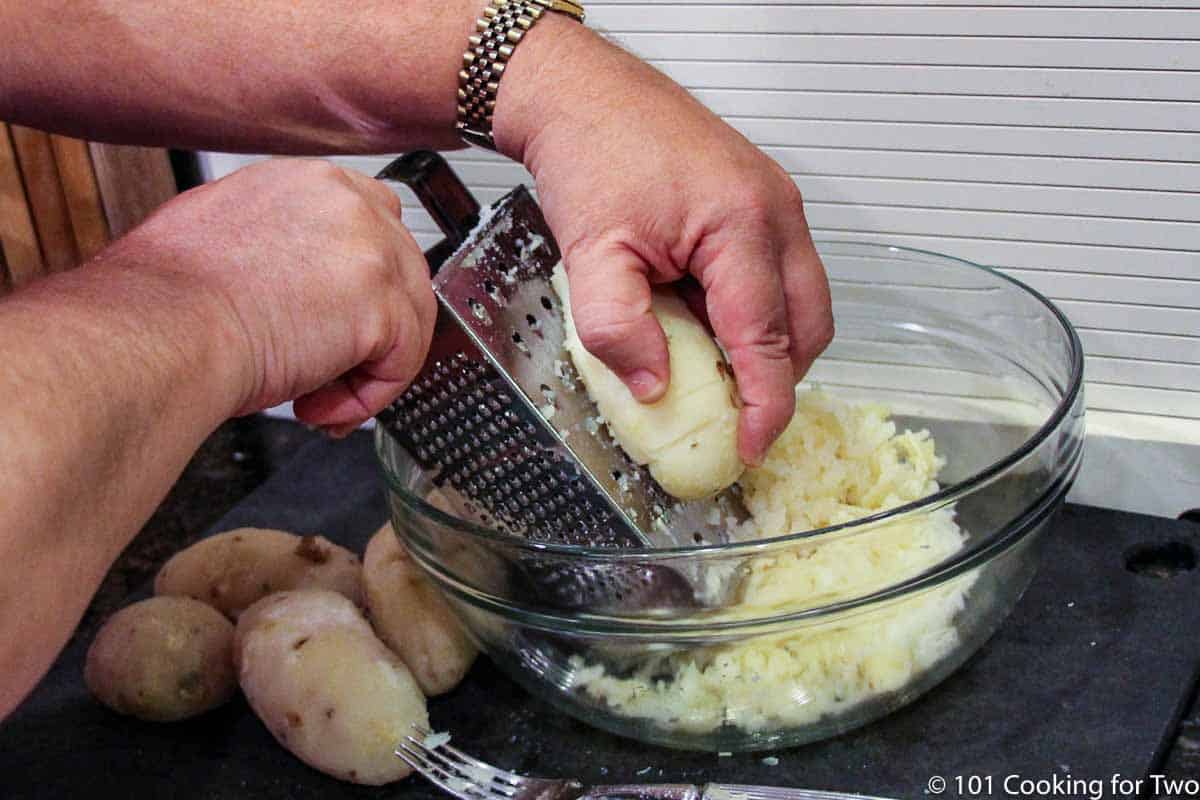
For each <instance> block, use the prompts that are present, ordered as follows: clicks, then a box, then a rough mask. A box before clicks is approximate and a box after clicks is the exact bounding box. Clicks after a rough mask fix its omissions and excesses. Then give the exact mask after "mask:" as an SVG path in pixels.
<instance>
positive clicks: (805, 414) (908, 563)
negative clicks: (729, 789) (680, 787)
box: [572, 390, 974, 733]
mask: <svg viewBox="0 0 1200 800" xmlns="http://www.w3.org/2000/svg"><path fill="white" fill-rule="evenodd" d="M944 463H945V462H944V460H943V459H942V458H941V457H939V456H938V455H937V453H936V449H935V443H934V441H933V439H932V437H931V436H930V435H929V434H928V432H924V431H922V432H918V433H914V432H908V431H905V432H902V433H900V432H897V431H896V426H895V424H894V423H893V422H892V421H891V420H890V419H889V418H888V411H887V409H886V408H884V407H882V406H878V405H853V406H852V405H849V404H846V403H844V402H841V401H838V400H837V399H835V398H833V397H830V396H828V395H826V394H824V393H822V392H820V391H817V390H809V391H801V392H800V393H799V395H798V402H797V410H796V416H795V418H794V419H793V420H792V422H791V424H790V425H789V427H788V428H787V430H785V431H784V433H783V435H782V436H781V437H780V439H779V441H777V442H776V444H775V445H774V446H773V448H772V449H771V452H770V453H769V454H768V458H767V461H766V463H764V465H763V466H762V467H760V468H758V469H752V470H748V471H747V472H746V473H745V475H744V476H743V478H742V481H741V484H742V487H743V489H744V493H745V499H746V505H747V507H748V508H749V509H750V511H751V513H752V515H753V517H752V519H750V520H749V521H747V522H745V523H743V524H742V525H740V526H738V527H736V528H735V529H734V530H733V534H734V538H736V539H740V540H752V539H763V538H769V537H776V536H782V535H786V534H788V533H791V532H795V531H803V530H810V529H815V528H821V527H825V526H829V525H834V524H838V523H842V522H849V521H851V520H855V519H860V518H862V517H865V516H869V515H871V514H875V513H877V512H880V511H884V510H886V509H889V508H894V507H896V506H898V505H902V504H904V503H907V502H910V501H913V500H917V499H919V498H921V497H924V496H927V495H929V494H930V493H932V492H935V491H937V489H938V484H937V480H936V478H937V474H938V472H939V470H941V468H942V466H943V465H944ZM962 545H963V534H962V532H961V531H960V530H959V528H958V525H957V524H956V523H955V521H954V513H953V510H952V509H951V508H948V507H947V508H942V509H939V510H937V511H933V512H931V513H928V514H924V515H922V516H920V517H917V518H913V519H908V520H899V521H896V522H893V523H889V524H887V525H885V526H881V527H880V528H878V529H876V530H873V531H868V532H862V533H856V534H854V535H852V536H848V537H845V538H842V539H831V540H827V541H823V542H821V543H818V544H801V545H799V546H793V547H791V548H789V549H785V550H782V551H775V552H772V553H770V554H766V555H763V556H758V557H755V558H752V559H749V560H748V561H747V562H746V563H744V564H742V565H741V566H740V568H739V569H738V575H737V576H736V577H735V578H734V580H735V585H734V588H733V600H732V602H731V604H730V605H729V606H728V607H727V608H725V609H723V610H722V611H720V612H717V613H715V614H713V615H711V616H710V617H709V619H712V620H713V621H729V620H742V619H752V618H759V617H763V616H767V615H770V614H773V613H782V612H787V611H796V610H800V609H804V608H812V607H816V606H822V605H826V604H828V603H832V602H836V601H839V600H849V599H852V598H855V597H860V596H863V595H865V594H869V593H871V592H874V591H877V590H879V589H882V588H884V587H886V586H890V585H893V584H895V583H897V582H899V581H902V580H905V579H907V578H909V577H912V576H914V575H917V574H919V573H921V572H923V571H925V570H926V569H928V568H930V567H932V566H934V565H935V564H938V563H939V562H941V561H943V560H945V559H946V558H948V557H950V556H952V555H953V554H954V553H955V552H957V551H958V550H959V549H961V547H962ZM973 581H974V575H973V574H971V575H966V576H964V577H962V578H959V579H956V580H955V581H953V582H952V583H950V584H946V585H943V586H941V587H939V588H938V589H935V590H932V591H929V592H926V593H924V594H922V595H919V596H915V597H909V598H907V599H905V600H903V601H900V602H896V603H893V604H891V605H889V606H887V607H885V608H882V609H879V610H875V611H872V612H870V613H866V614H860V615H858V616H855V617H851V618H843V619H841V620H839V621H837V622H836V623H823V624H819V625H810V626H809V627H806V628H800V629H793V630H791V631H789V632H787V633H784V634H774V635H768V636H760V637H757V638H753V639H745V640H742V641H739V642H737V643H733V644H723V645H713V646H709V647H701V648H692V649H689V650H686V651H680V652H674V653H670V654H667V655H658V656H654V657H651V658H648V659H646V660H644V661H642V662H641V663H640V664H639V666H638V667H636V668H635V669H634V670H633V671H632V672H630V671H626V670H623V671H622V672H621V673H620V674H612V673H610V672H609V671H608V669H607V668H606V667H605V666H604V665H602V664H596V663H593V664H589V663H587V662H586V661H585V660H584V659H583V658H582V657H580V656H575V657H574V658H573V660H572V666H573V667H575V669H576V673H575V686H576V687H577V688H578V689H579V690H580V691H582V692H584V693H586V694H587V695H589V696H590V697H591V698H593V699H594V700H596V701H600V702H602V703H604V704H606V705H607V706H609V707H610V709H612V710H613V711H615V712H616V713H618V714H621V715H623V716H628V717H637V718H644V719H648V720H651V721H653V722H656V723H658V724H660V725H662V726H664V727H667V728H671V729H674V730H680V731H686V732H691V733H707V732H710V731H713V730H715V729H716V728H718V727H720V726H722V725H732V726H735V727H737V728H740V729H742V730H744V731H748V732H761V731H770V730H776V729H781V728H793V727H797V726H800V725H806V724H811V723H814V722H816V721H817V720H819V719H821V718H822V717H823V716H826V715H829V714H835V713H840V712H842V711H844V710H846V709H847V708H849V707H851V706H853V705H855V704H858V703H861V702H863V701H865V700H867V699H869V698H871V697H875V696H877V695H880V694H883V693H886V692H890V691H894V690H897V689H900V688H902V687H903V686H904V685H905V684H907V683H908V682H909V681H910V680H911V679H912V678H913V677H914V676H916V675H917V674H919V673H920V672H922V671H923V670H925V669H926V668H928V667H929V666H931V665H933V664H934V663H936V662H937V661H938V660H939V659H941V658H942V657H943V656H945V655H946V654H948V653H949V652H950V651H951V650H953V649H954V648H955V646H956V645H957V644H958V633H957V631H956V629H955V627H954V624H953V620H954V616H955V614H956V613H957V612H958V611H959V610H961V609H962V608H963V606H964V598H965V595H966V592H967V590H968V589H969V587H970V585H971V583H972V582H973Z"/></svg>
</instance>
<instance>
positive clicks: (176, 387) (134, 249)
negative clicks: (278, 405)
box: [75, 231, 253, 436]
mask: <svg viewBox="0 0 1200 800" xmlns="http://www.w3.org/2000/svg"><path fill="white" fill-rule="evenodd" d="M141 239H142V237H140V236H139V235H138V233H137V232H136V231H135V232H134V233H133V234H131V235H129V236H127V237H125V238H124V239H122V240H120V241H118V242H116V243H115V244H114V245H112V246H111V247H110V248H109V249H108V250H107V251H105V252H103V253H101V255H100V256H98V257H97V258H96V259H95V260H94V261H93V262H91V263H89V264H87V265H85V266H83V267H81V268H80V269H79V270H76V271H75V272H76V277H77V279H78V281H79V282H80V284H81V286H80V288H81V289H82V290H83V291H84V292H87V293H93V292H94V293H95V294H96V295H98V296H100V297H98V298H97V299H98V301H99V302H100V303H106V301H105V300H104V298H105V297H110V298H111V300H110V301H109V302H107V303H106V305H107V307H108V311H107V313H106V314H105V319H103V320H101V323H100V324H102V325H104V326H105V327H104V328H100V329H98V330H99V331H109V332H110V333H111V335H112V336H114V337H115V338H116V341H115V342H114V345H115V346H116V347H117V348H118V349H119V352H122V353H129V354H131V355H132V356H133V361H134V363H135V364H137V365H138V366H139V367H143V368H145V369H146V370H147V374H145V375H143V376H140V377H141V378H143V379H146V383H145V386H146V388H147V389H148V390H150V391H147V392H146V393H145V396H144V397H139V398H138V400H139V401H140V400H143V399H144V400H147V401H149V402H150V403H151V404H153V405H157V406H158V407H157V408H156V409H155V411H156V412H157V413H160V414H162V413H164V412H165V413H168V414H170V413H171V412H169V411H166V409H173V410H176V411H177V412H178V413H179V414H180V415H181V417H182V419H181V420H180V422H181V424H183V425H184V426H187V425H189V424H195V425H196V426H197V429H198V431H199V432H200V435H202V436H205V435H207V434H208V432H210V430H211V429H213V428H215V427H216V426H217V425H219V424H220V423H221V422H223V421H225V420H226V419H228V418H229V417H230V416H233V415H234V414H235V413H237V411H238V410H239V409H240V408H241V407H242V404H243V402H244V398H245V396H246V395H248V394H249V393H250V391H252V388H251V387H252V375H253V370H252V365H251V364H250V363H249V362H250V358H249V355H248V354H249V347H248V346H247V343H246V341H245V339H246V336H245V331H244V329H243V328H242V327H241V325H240V323H239V320H238V318H237V317H236V314H235V313H234V309H233V306H232V304H231V303H230V302H229V300H228V299H227V298H226V297H224V295H223V294H222V293H221V291H220V290H219V287H215V286H211V285H209V282H208V281H206V280H205V278H204V276H203V274H201V273H199V272H198V271H192V270H189V269H188V267H187V263H186V261H185V260H183V258H182V257H181V256H182V254H177V253H172V252H165V251H164V249H163V248H161V247H158V246H156V245H155V244H153V243H147V242H144V241H142V240H141ZM176 264H178V265H179V266H178V267H175V266H174V265H176ZM168 265H170V266H168ZM100 271H103V273H104V274H102V275H101V274H97V273H98V272H100ZM134 377H135V379H137V378H138V377H139V376H134ZM159 388H161V389H163V390H164V392H165V394H164V395H163V396H161V397H160V396H158V394H157V392H156V391H155V390H157V389H159Z"/></svg>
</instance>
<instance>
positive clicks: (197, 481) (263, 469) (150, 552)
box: [72, 416, 1200, 779]
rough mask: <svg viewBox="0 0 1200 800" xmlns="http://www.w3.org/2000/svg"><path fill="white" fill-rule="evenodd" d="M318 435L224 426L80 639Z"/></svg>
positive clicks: (124, 562) (1173, 766) (1196, 737)
mask: <svg viewBox="0 0 1200 800" xmlns="http://www.w3.org/2000/svg"><path fill="white" fill-rule="evenodd" d="M318 436H319V434H315V433H313V432H310V431H308V430H306V429H305V428H304V427H303V426H301V425H298V424H296V423H294V422H289V421H285V420H277V419H270V418H267V417H263V416H254V417H248V418H244V419H238V420H231V421H230V422H228V423H226V424H225V425H223V426H222V427H221V428H220V429H218V430H217V431H216V432H215V433H214V434H213V435H212V436H211V437H210V438H209V439H208V441H206V442H205V443H204V445H203V446H202V447H201V448H200V450H199V451H198V452H197V454H196V456H195V457H194V458H193V459H192V461H191V463H190V464H189V465H188V467H187V469H186V470H185V471H184V473H183V475H182V476H181V477H180V479H179V481H178V482H177V483H176V485H175V486H174V488H173V489H172V490H171V492H170V493H169V494H168V496H167V497H166V499H165V500H164V501H163V503H162V504H161V506H160V507H159V509H158V510H157V512H156V513H155V514H154V516H153V517H152V518H151V520H150V521H149V522H148V523H147V525H146V526H145V528H144V529H143V530H142V531H141V532H140V533H139V534H138V536H137V537H136V538H135V539H134V540H133V542H132V543H131V544H130V545H129V547H128V548H127V549H126V551H125V552H124V553H123V554H122V556H121V557H120V559H119V560H118V561H117V562H116V564H115V565H114V566H113V568H112V570H111V571H110V573H109V575H108V576H107V578H106V579H105V581H104V583H103V585H102V586H101V588H100V590H99V591H98V593H97V595H96V598H95V600H94V601H93V603H92V605H91V606H90V607H89V609H88V611H87V612H86V614H85V616H84V618H83V621H82V622H81V623H80V626H79V628H78V629H77V631H76V633H75V637H74V639H73V640H72V641H78V640H80V639H82V640H84V641H86V640H90V638H91V637H92V636H93V635H94V633H95V631H96V629H97V628H98V626H99V625H100V624H101V623H102V622H103V621H104V619H105V618H106V617H107V616H108V615H110V614H111V613H113V612H114V611H116V610H118V609H119V608H120V607H121V606H122V605H124V602H125V598H126V597H127V596H128V595H129V594H130V593H131V592H133V591H134V590H136V589H137V588H138V587H142V586H144V585H145V584H146V583H147V582H148V581H149V580H150V579H151V578H152V577H153V575H154V573H155V572H156V571H157V569H158V567H159V566H160V565H161V564H162V563H163V561H165V560H166V559H167V558H168V557H169V556H170V555H172V554H173V553H175V552H176V551H178V550H180V549H182V548H183V547H186V546H187V545H188V544H190V543H191V542H193V541H194V540H195V539H197V538H199V537H200V535H201V534H202V533H203V532H204V531H205V530H206V529H208V528H209V527H210V526H211V525H212V524H213V523H215V522H216V521H217V520H218V519H219V518H220V517H222V516H223V515H224V514H225V513H226V512H227V511H229V509H231V508H232V507H234V506H235V505H237V504H238V502H239V501H240V500H242V499H243V498H244V497H246V496H247V495H248V494H250V493H251V492H252V491H253V490H254V489H256V488H257V487H259V486H260V485H261V484H262V483H263V482H264V481H266V480H267V478H269V477H270V476H271V475H272V474H273V473H274V472H275V471H276V470H278V469H279V468H280V466H282V465H283V464H285V463H286V462H287V461H288V460H289V459H290V457H291V456H292V455H293V454H294V453H295V452H296V451H297V450H298V449H299V448H300V447H301V446H303V445H304V444H306V443H308V442H311V441H313V440H314V439H315V438H317V437H318ZM1180 634H1181V635H1187V636H1192V635H1195V632H1194V631H1187V632H1183V631H1181V632H1180ZM1157 771H1158V772H1161V773H1163V774H1166V775H1168V776H1170V777H1172V778H1177V779H1200V699H1197V697H1196V696H1195V695H1193V698H1192V700H1191V703H1190V706H1189V709H1188V711H1187V713H1186V714H1185V715H1184V718H1183V720H1182V721H1181V723H1180V725H1179V727H1178V730H1177V731H1176V734H1175V737H1174V739H1173V742H1172V745H1171V747H1170V749H1169V750H1168V751H1167V752H1166V753H1165V755H1164V757H1163V761H1162V766H1161V769H1159V770H1157Z"/></svg>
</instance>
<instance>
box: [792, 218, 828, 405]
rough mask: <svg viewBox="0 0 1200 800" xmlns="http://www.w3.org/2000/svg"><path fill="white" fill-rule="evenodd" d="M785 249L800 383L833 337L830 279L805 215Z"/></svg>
mask: <svg viewBox="0 0 1200 800" xmlns="http://www.w3.org/2000/svg"><path fill="white" fill-rule="evenodd" d="M798 222H799V225H798V226H796V228H795V229H794V230H793V231H792V236H791V238H790V241H789V243H788V244H787V245H786V246H785V248H784V257H783V263H782V266H781V276H780V277H781V280H782V283H783V294H784V297H785V298H786V300H787V319H788V338H789V339H790V340H791V351H790V355H791V359H792V368H793V370H794V377H795V380H796V382H797V383H799V382H800V380H801V379H802V378H803V377H804V375H805V373H807V372H808V370H809V368H810V367H811V366H812V363H813V361H815V360H816V358H817V356H819V355H821V353H822V352H824V350H825V348H826V347H828V346H829V343H830V341H831V340H832V339H833V314H832V312H831V310H830V296H829V280H828V279H827V278H826V275H825V266H824V265H823V264H822V263H821V257H820V256H819V255H818V254H817V249H816V247H815V246H814V245H813V241H812V236H811V235H810V234H809V231H808V226H807V225H806V224H805V223H804V220H803V218H800V219H799V220H798Z"/></svg>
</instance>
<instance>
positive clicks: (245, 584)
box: [154, 528, 363, 621]
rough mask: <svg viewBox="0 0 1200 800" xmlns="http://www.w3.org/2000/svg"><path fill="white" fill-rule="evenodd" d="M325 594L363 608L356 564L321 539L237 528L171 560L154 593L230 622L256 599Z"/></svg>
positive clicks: (359, 567)
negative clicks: (290, 592)
mask: <svg viewBox="0 0 1200 800" xmlns="http://www.w3.org/2000/svg"><path fill="white" fill-rule="evenodd" d="M308 588H319V589H330V590H333V591H335V592H339V593H340V594H343V595H345V596H346V597H347V598H349V599H350V600H351V601H352V602H354V603H355V604H357V605H359V606H361V605H362V604H363V591H362V562H361V561H360V560H359V558H358V556H356V555H355V554H354V553H352V552H350V551H349V550H347V549H346V548H344V547H340V546H339V545H336V544H334V543H333V542H331V541H329V540H328V539H326V538H324V537H323V536H297V535H296V534H294V533H287V532H286V531H276V530H267V529H262V528H238V529H236V530H231V531H226V532H225V533H219V534H217V535H216V536H210V537H208V538H207V539H201V540H200V541H199V542H196V543H195V544H193V545H192V546H191V547H188V548H187V549H185V550H181V551H180V552H178V553H176V554H175V555H174V556H172V557H171V559H170V560H169V561H167V563H166V564H164V565H163V567H162V569H160V570H159V572H158V575H157V577H155V579H154V593H155V594H158V595H182V596H185V597H194V598H195V599H197V600H202V601H204V602H205V603H208V604H209V605H211V606H212V607H213V608H215V609H217V610H218V611H220V612H221V613H223V614H225V615H226V616H227V617H229V618H230V619H232V620H235V621H236V620H237V618H238V615H239V614H241V613H242V611H243V610H245V609H246V608H248V607H249V606H250V605H252V604H253V603H254V602H256V601H257V600H259V599H260V598H263V597H266V596H267V595H269V594H271V593H272V592H279V591H284V590H287V589H308Z"/></svg>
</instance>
